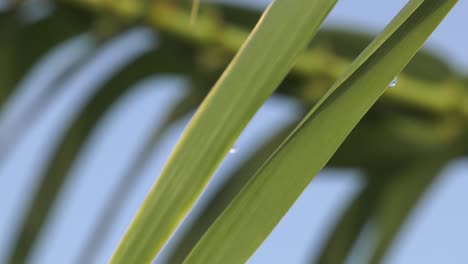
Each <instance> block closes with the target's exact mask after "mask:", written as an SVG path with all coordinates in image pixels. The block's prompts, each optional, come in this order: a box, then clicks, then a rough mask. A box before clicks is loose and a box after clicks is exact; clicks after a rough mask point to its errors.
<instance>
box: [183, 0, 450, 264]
mask: <svg viewBox="0 0 468 264" xmlns="http://www.w3.org/2000/svg"><path fill="white" fill-rule="evenodd" d="M456 2H457V1H455V0H454V1H444V2H440V1H437V0H427V1H424V0H413V1H410V2H409V4H408V5H407V7H405V8H404V9H403V10H402V12H401V13H400V14H399V15H398V16H397V17H396V18H395V20H393V21H392V22H391V23H390V25H389V26H388V27H387V29H386V30H384V32H383V35H381V36H380V37H378V38H377V39H376V41H374V42H373V43H372V44H371V45H370V46H369V47H368V48H367V49H366V50H365V51H364V53H363V54H361V56H360V57H359V58H358V59H357V61H355V62H354V63H353V65H351V66H350V69H349V70H348V71H347V72H346V73H345V74H344V75H343V77H342V78H341V79H340V80H338V81H337V82H336V84H335V86H334V87H332V89H330V91H329V93H328V94H327V95H326V96H325V97H324V98H323V99H322V100H321V101H320V102H319V103H318V105H317V106H316V107H315V108H314V109H313V110H312V111H311V112H310V113H309V115H308V116H307V117H306V118H305V119H304V120H303V122H301V124H300V125H299V126H298V127H297V128H296V130H295V131H294V132H293V133H292V134H291V135H290V136H289V138H288V139H287V140H286V141H285V142H284V143H283V144H282V146H281V147H280V148H279V149H278V150H277V151H276V153H275V154H273V156H272V157H271V158H270V160H269V161H268V162H267V163H266V164H265V165H264V166H263V167H262V168H261V169H260V170H259V172H258V173H257V175H256V176H255V177H254V178H253V180H252V181H251V182H250V183H249V184H248V185H247V186H246V187H245V188H244V190H243V191H242V192H241V193H240V194H239V195H238V196H237V197H236V198H235V199H234V201H233V202H232V203H231V204H230V206H229V207H228V208H227V209H226V210H225V211H224V212H223V214H222V215H221V216H220V217H219V218H218V220H217V221H216V222H215V223H214V225H213V226H212V227H211V228H210V229H209V230H208V232H207V233H206V234H205V236H204V237H203V238H202V239H201V241H200V242H199V243H198V244H197V246H196V247H195V249H194V250H193V251H192V252H191V253H190V255H189V256H188V258H187V259H186V261H185V262H184V263H206V261H210V262H215V263H216V262H220V261H222V262H223V263H240V262H245V261H246V260H247V259H248V258H249V257H250V255H251V254H252V253H253V252H254V251H255V250H256V249H257V248H258V246H259V245H260V244H261V243H262V242H263V240H264V239H265V238H266V237H267V236H268V234H269V233H270V232H271V231H272V229H273V228H274V226H276V224H277V223H278V222H279V221H280V219H281V218H282V216H283V215H284V214H286V212H287V211H288V209H289V208H290V207H291V206H292V204H293V203H294V202H295V200H296V199H297V198H298V197H299V195H300V194H301V193H302V191H303V190H304V188H305V187H306V186H307V185H308V184H309V182H310V181H311V180H312V178H313V177H314V176H315V175H316V174H317V173H318V172H319V171H320V169H321V168H322V167H323V166H324V165H325V164H326V163H327V161H328V160H329V159H330V157H331V156H332V155H333V153H334V152H335V151H336V149H337V148H338V146H339V145H340V144H341V143H342V142H343V140H344V139H345V138H346V136H347V135H348V134H349V132H350V131H351V130H352V128H354V126H355V125H356V124H357V122H358V121H359V120H360V119H361V118H362V116H363V115H364V114H365V113H366V112H367V111H368V109H369V108H370V107H371V106H372V105H373V103H375V101H376V100H377V99H378V98H379V97H380V95H381V94H382V93H383V92H384V91H385V89H386V88H387V87H388V84H389V83H390V81H391V80H392V79H393V78H394V76H395V75H397V73H398V72H400V71H401V69H402V68H403V67H404V66H405V65H406V64H407V63H408V62H409V60H410V59H411V57H412V56H413V55H414V54H415V52H416V51H417V50H418V49H419V48H420V47H421V45H422V44H423V43H424V41H425V40H426V39H427V38H428V37H429V35H430V34H431V33H432V31H433V30H434V29H435V28H436V26H437V25H438V24H439V23H440V22H441V21H442V19H443V18H444V17H445V15H446V14H447V13H448V12H449V11H450V9H451V8H452V7H453V6H454V5H455V3H456ZM401 19H403V20H404V21H400V20H401ZM392 33H393V34H392ZM386 34H390V35H389V36H385V35H386ZM376 74H380V76H378V77H375V78H374V76H376ZM344 113H346V114H344ZM310 150H313V151H310ZM309 156H314V157H315V160H314V161H313V162H310V158H309ZM285 175H287V176H288V177H284V176H285ZM271 194H281V195H276V196H272V195H271ZM279 196H281V197H279ZM214 248H216V250H213V249H214ZM226 261H227V262H226Z"/></svg>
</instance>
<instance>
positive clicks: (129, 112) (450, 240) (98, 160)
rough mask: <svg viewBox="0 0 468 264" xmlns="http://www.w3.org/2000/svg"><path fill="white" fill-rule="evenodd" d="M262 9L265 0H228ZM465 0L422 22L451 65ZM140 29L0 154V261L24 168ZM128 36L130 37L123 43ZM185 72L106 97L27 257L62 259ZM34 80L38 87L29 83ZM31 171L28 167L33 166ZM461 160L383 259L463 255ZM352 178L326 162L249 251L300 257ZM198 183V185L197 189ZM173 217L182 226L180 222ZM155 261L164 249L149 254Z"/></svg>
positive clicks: (137, 42) (159, 162) (119, 227)
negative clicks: (111, 103) (2, 159)
mask: <svg viewBox="0 0 468 264" xmlns="http://www.w3.org/2000/svg"><path fill="white" fill-rule="evenodd" d="M0 2H1V1H0ZM239 2H245V3H248V4H249V5H252V6H255V7H258V8H265V6H266V4H267V3H268V1H239ZM406 2H407V1H397V0H392V1H384V0H342V1H338V4H337V6H336V8H335V9H334V10H333V11H332V13H331V15H330V17H329V18H327V20H326V23H325V25H326V26H328V27H330V26H335V27H336V26H339V27H346V28H353V29H356V30H359V31H369V32H374V33H377V32H379V31H381V30H382V29H383V28H384V26H385V25H386V24H387V23H388V22H389V21H390V20H391V19H392V17H393V16H394V15H395V14H396V13H397V12H398V10H399V9H401V7H403V5H404V4H405V3H406ZM0 5H1V4H0ZM466 14H468V2H467V1H460V2H459V3H458V5H457V6H456V7H455V9H454V10H453V11H452V13H450V14H449V16H448V17H447V19H446V20H445V21H444V22H443V23H442V24H441V26H440V27H439V28H438V29H437V30H436V32H434V34H433V36H432V37H431V38H430V40H429V41H428V44H427V45H426V48H429V49H430V50H432V51H434V52H436V53H438V54H440V55H441V56H442V57H444V58H446V59H447V60H448V61H450V62H451V64H452V65H453V66H454V67H456V68H457V69H458V70H459V71H460V72H463V73H465V75H467V74H468V51H466V47H468V36H467V34H464V33H462V32H463V30H464V29H463V26H462V25H467V24H468V17H467V16H466ZM156 41H157V40H155V39H154V38H152V36H151V34H149V32H148V31H147V30H145V29H138V30H134V31H132V32H130V33H126V34H124V35H123V36H121V37H120V38H119V39H118V41H116V42H115V43H113V44H111V45H108V46H105V47H103V48H102V52H101V54H100V55H99V56H97V57H96V58H94V59H93V60H92V61H91V62H90V64H89V65H88V66H89V67H88V68H87V69H86V70H84V71H80V72H78V73H77V74H75V75H74V76H73V78H71V79H70V80H69V82H67V83H66V84H65V85H64V89H63V92H62V93H61V94H59V95H58V96H57V100H56V103H54V105H52V107H50V109H48V110H47V112H46V113H45V114H44V115H43V118H42V119H41V120H40V122H37V124H35V125H34V127H33V129H32V130H31V131H29V132H28V133H27V136H26V137H25V138H24V140H23V141H22V142H21V144H20V146H19V147H18V148H17V149H15V151H14V153H13V154H12V155H11V156H10V157H9V158H8V161H7V164H5V165H4V166H3V167H0V212H1V213H0V263H1V262H2V261H1V260H2V258H3V257H5V254H6V251H7V250H8V243H9V242H10V240H9V239H10V238H11V237H12V234H13V233H14V231H15V229H14V227H15V224H17V223H18V221H19V219H21V210H22V208H24V207H25V205H26V204H27V203H28V202H29V199H30V198H31V197H30V194H31V193H32V191H33V190H34V186H35V184H36V183H37V181H38V179H37V178H34V177H32V175H35V173H34V172H37V171H38V170H39V169H40V168H41V164H42V163H43V162H44V161H45V160H46V159H47V155H46V154H47V151H48V148H49V146H50V145H53V144H54V143H56V142H55V140H54V139H55V138H57V136H58V135H59V134H60V132H61V131H62V130H63V127H64V126H65V125H66V124H67V121H68V120H69V119H70V116H72V115H73V114H74V113H75V112H76V111H77V110H78V109H79V107H80V105H81V103H82V102H83V101H84V100H85V99H86V98H87V96H89V95H90V94H91V93H92V91H93V89H95V87H96V86H98V85H99V84H100V83H102V82H103V80H104V79H105V77H106V76H109V75H111V74H112V73H113V72H115V70H116V68H119V67H122V66H123V65H125V63H126V62H128V61H129V60H131V58H133V57H135V56H136V55H137V54H140V53H141V52H143V51H145V50H147V49H148V48H149V47H150V46H151V45H152V44H153V43H154V42H156ZM89 46H90V42H89V39H88V38H87V37H86V36H81V37H78V38H76V39H74V40H72V41H69V42H67V44H66V45H63V46H62V47H61V48H60V49H59V50H57V51H56V52H54V53H53V54H51V55H50V56H49V57H48V58H46V60H45V61H42V62H41V65H39V66H38V68H40V66H44V65H45V67H43V68H47V71H46V72H41V71H37V72H34V73H32V74H30V75H29V76H28V78H27V80H25V81H24V82H23V83H22V84H21V88H22V92H21V93H19V94H18V95H16V100H15V101H14V102H13V103H12V104H11V105H9V109H10V110H11V111H10V112H9V113H11V114H10V115H8V116H2V117H3V118H5V119H6V120H7V121H8V120H14V118H15V113H17V112H20V111H21V109H22V107H24V105H26V104H27V102H28V100H30V99H31V98H32V97H33V95H34V94H35V93H37V92H38V90H39V89H42V88H44V87H46V86H47V85H48V83H49V82H50V81H51V79H53V75H54V72H56V71H57V70H58V69H60V68H61V67H64V65H67V64H69V63H72V62H73V60H74V59H76V58H78V57H79V55H80V54H83V53H85V52H86V50H87V49H88V48H89ZM129 47H131V48H129ZM186 86H187V83H186V82H185V80H183V79H181V78H176V77H171V76H167V77H164V78H161V77H159V78H156V77H155V78H150V79H148V80H145V81H144V82H141V83H139V84H138V89H135V90H134V92H132V93H131V94H130V95H129V96H127V97H126V98H125V100H123V101H121V102H119V103H118V105H116V106H115V107H114V109H113V111H112V113H110V114H109V115H107V116H106V118H105V120H104V122H103V123H102V124H101V125H100V126H99V128H98V131H96V132H95V133H94V134H93V136H92V139H91V141H90V142H89V144H87V146H85V150H84V153H83V155H82V156H81V158H80V160H79V162H78V164H76V166H74V168H73V171H72V177H71V178H70V181H68V182H67V183H66V185H65V189H64V190H63V191H62V192H61V195H60V200H59V202H58V204H56V208H55V210H54V213H53V216H52V217H51V221H50V222H49V224H48V228H47V229H46V230H44V232H43V234H42V236H41V241H39V243H38V244H39V245H40V247H38V248H36V250H35V252H34V255H33V257H32V262H31V263H40V264H42V263H47V264H49V263H73V260H74V259H75V258H76V252H77V251H78V250H79V249H80V248H81V247H82V243H83V242H84V240H85V238H86V236H87V235H88V233H87V232H89V230H90V227H91V226H92V225H93V224H94V223H95V221H96V217H97V215H98V212H99V210H100V209H101V208H102V207H103V205H104V202H105V201H106V198H107V197H108V195H109V194H110V191H111V190H112V188H113V187H114V186H115V183H117V180H118V177H119V176H122V175H121V174H122V171H123V169H124V168H126V166H128V164H129V161H130V160H129V157H131V156H132V155H133V154H134V153H135V151H137V150H138V149H139V148H140V147H141V144H142V142H143V139H144V137H146V136H147V135H148V132H149V129H150V128H151V127H152V125H153V121H154V120H160V119H161V118H162V117H164V115H165V114H166V113H167V112H168V110H169V109H170V107H171V105H173V103H174V102H175V101H176V100H177V99H178V98H181V96H182V95H183V94H184V91H185V89H186ZM41 87H42V88H41ZM295 107H297V106H296V105H295V104H294V102H293V101H292V100H290V99H287V98H282V97H275V98H272V99H271V100H269V101H268V102H267V103H266V104H265V106H264V107H263V108H262V109H261V110H260V111H259V112H258V114H257V115H256V117H255V119H254V120H253V122H252V123H255V125H249V126H248V128H247V129H246V131H245V133H244V134H243V135H242V136H241V137H240V138H239V140H238V142H237V143H236V146H237V152H236V153H235V154H231V155H229V156H228V157H227V158H226V160H225V161H224V162H223V164H222V166H221V169H220V170H219V171H218V172H217V174H216V176H215V179H214V180H213V181H212V182H211V183H210V185H217V184H219V183H220V182H221V181H222V179H223V175H226V172H227V171H229V170H232V168H234V166H235V165H236V164H239V163H240V162H242V161H243V160H245V159H247V158H248V157H249V155H250V154H251V151H252V148H253V147H255V146H258V144H259V143H261V141H262V140H264V136H263V135H264V133H265V132H266V131H271V130H274V129H278V128H280V125H281V124H279V123H278V122H277V120H282V121H284V122H287V121H288V120H292V119H293V118H294V114H293V113H294V112H295V111H294V109H295ZM188 120H189V117H187V118H186V119H185V121H184V122H181V123H179V124H177V125H176V126H174V127H173V128H172V129H171V131H170V132H169V133H168V134H167V135H166V137H165V140H164V142H163V143H162V144H161V145H160V147H159V149H158V151H157V153H155V155H154V157H153V161H152V162H151V166H149V167H148V169H147V171H146V172H145V174H144V175H143V176H142V178H141V180H140V181H139V183H138V186H137V187H136V188H135V189H134V191H133V194H132V197H131V199H129V200H128V201H127V202H126V204H125V205H124V209H123V210H122V212H121V214H120V215H119V218H118V219H116V224H115V226H113V227H112V234H111V236H110V237H109V239H108V240H107V242H106V245H105V247H104V250H103V251H102V253H101V254H100V255H99V258H98V260H97V262H96V263H106V262H107V260H108V258H109V256H110V255H111V253H112V251H113V250H114V249H115V247H116V244H117V243H118V241H119V238H120V237H121V236H122V234H123V232H124V231H125V229H126V227H127V225H128V223H129V222H130V220H131V219H132V217H133V215H134V213H135V211H136V210H137V208H138V207H139V205H140V204H141V202H142V200H143V199H144V197H145V195H146V193H147V192H148V190H149V188H150V187H151V185H152V183H153V182H154V180H155V179H156V177H157V175H158V174H159V172H160V170H161V168H162V166H163V165H164V161H165V160H166V158H167V156H168V155H169V154H170V151H171V149H172V147H173V145H174V144H175V142H176V141H177V139H178V137H179V135H180V133H181V132H182V131H183V128H184V127H185V124H186V122H187V121H188ZM36 174H37V173H36ZM466 186H468V160H466V159H465V160H458V161H455V162H453V163H452V164H451V165H449V166H448V167H447V168H446V169H445V170H444V172H443V176H442V177H441V178H440V180H439V181H438V182H437V183H436V184H435V186H434V188H432V189H431V190H430V192H429V193H428V195H427V196H426V198H425V199H424V201H423V202H422V203H421V206H420V207H419V208H418V209H417V210H416V211H415V213H414V214H413V215H412V217H411V218H410V221H409V223H408V225H407V226H406V227H405V228H404V230H403V231H402V232H401V235H400V237H399V240H398V241H397V243H395V245H396V246H394V247H393V248H392V249H391V251H390V253H389V255H388V257H387V259H386V263H392V264H393V263H397V264H403V263H404V264H406V263H408V264H410V263H434V264H435V263H466V261H467V260H468V251H467V250H466V245H468V229H466V228H464V226H465V225H466V224H465V223H467V222H468V211H467V210H463V209H461V208H463V204H462V201H464V200H467V199H468V194H467V192H466ZM359 188H360V180H359V175H358V172H357V171H354V170H326V171H324V172H323V173H322V174H321V175H320V176H319V177H317V178H316V180H314V181H313V182H312V184H311V185H310V186H309V187H308V188H307V189H306V190H305V192H304V193H303V194H302V196H301V197H300V198H299V200H298V201H297V202H296V204H295V205H294V206H293V208H291V210H290V211H289V213H288V214H287V215H286V217H285V218H284V219H283V220H282V221H281V223H280V224H279V225H278V226H277V228H276V229H275V230H274V232H273V233H272V234H271V235H270V236H269V238H268V239H267V241H266V242H265V243H264V244H263V245H262V246H261V247H260V249H259V250H258V251H257V252H256V254H255V255H253V256H252V257H251V259H250V261H249V263H252V264H263V263H265V264H266V263H268V264H270V263H273V264H275V263H303V262H304V260H305V259H306V257H307V256H309V255H313V254H315V252H316V250H317V249H318V248H317V247H318V246H320V244H319V241H320V239H321V238H322V237H323V235H324V234H326V233H327V231H328V229H327V228H329V227H330V226H332V224H333V221H334V217H336V216H337V214H338V215H339V211H340V209H341V208H343V207H344V206H345V205H346V202H347V201H349V199H350V198H351V197H352V195H354V194H355V193H356V191H358V190H359ZM209 194H210V193H209V192H207V193H205V194H204V197H205V198H202V199H206V197H208V196H209ZM182 228H183V226H182ZM157 260H158V263H159V262H163V261H164V256H161V257H159V258H158V259H157Z"/></svg>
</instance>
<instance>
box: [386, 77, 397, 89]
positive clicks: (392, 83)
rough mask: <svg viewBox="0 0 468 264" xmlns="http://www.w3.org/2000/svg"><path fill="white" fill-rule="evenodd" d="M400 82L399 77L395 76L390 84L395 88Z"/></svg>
mask: <svg viewBox="0 0 468 264" xmlns="http://www.w3.org/2000/svg"><path fill="white" fill-rule="evenodd" d="M397 83H398V77H395V78H393V80H392V82H391V83H390V84H389V85H388V86H389V87H390V88H393V87H395V86H396V85H397Z"/></svg>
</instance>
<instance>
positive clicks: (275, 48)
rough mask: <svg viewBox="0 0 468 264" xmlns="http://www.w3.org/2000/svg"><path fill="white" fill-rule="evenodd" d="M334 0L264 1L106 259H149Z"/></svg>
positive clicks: (126, 260)
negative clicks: (256, 20)
mask: <svg viewBox="0 0 468 264" xmlns="http://www.w3.org/2000/svg"><path fill="white" fill-rule="evenodd" d="M335 2H336V1H334V0H328V1H309V0H297V1H286V0H277V1H275V2H274V3H273V4H272V5H271V6H270V7H269V8H268V11H267V12H266V13H265V15H264V16H263V17H262V18H261V19H260V22H259V24H258V25H257V27H256V28H255V29H254V31H253V34H252V35H251V36H250V37H249V38H248V40H247V41H246V43H245V45H244V46H243V48H241V51H240V52H239V53H238V55H237V56H236V57H235V58H234V59H233V63H231V64H230V66H228V68H227V69H226V71H225V73H224V74H223V75H222V76H221V78H220V81H219V82H218V83H217V84H216V85H215V87H214V89H213V90H212V91H211V92H210V94H209V95H208V97H207V98H206V100H205V101H204V103H203V104H202V106H201V107H200V109H199V111H198V112H197V114H196V115H195V117H194V118H193V120H192V121H191V123H190V124H189V126H188V128H187V130H186V132H185V133H184V136H183V137H182V140H181V141H180V142H179V144H178V146H177V147H176V149H175V150H174V152H173V154H172V155H171V158H170V159H169V161H168V163H167V164H166V167H165V169H164V170H163V173H162V175H161V176H160V177H159V179H158V180H157V183H156V184H155V186H154V187H153V189H152V190H151V192H150V194H149V195H148V196H147V199H146V200H145V202H144V204H143V206H142V207H141V209H140V210H139V212H138V214H137V216H136V217H135V219H134V221H133V223H132V224H131V226H130V228H129V229H128V231H127V233H126V234H125V236H124V238H123V239H122V240H121V243H120V245H119V247H118V248H117V250H116V252H115V253H114V256H113V257H112V259H111V263H149V262H151V261H152V259H153V258H154V257H155V256H156V254H157V253H158V252H159V250H160V249H161V248H162V246H163V245H164V244H165V242H166V241H167V240H168V238H169V236H170V235H171V233H172V232H173V231H174V230H175V228H176V227H177V226H178V224H179V223H180V222H181V221H182V218H183V216H184V215H185V214H187V212H188V211H189V209H190V208H191V206H192V205H193V204H194V202H195V200H196V198H197V197H198V195H199V194H200V193H201V191H202V190H203V187H204V186H206V184H207V182H208V180H209V178H210V176H211V175H212V174H213V173H214V171H215V169H216V167H217V165H218V164H219V163H220V162H221V160H222V157H223V156H224V155H226V154H227V152H228V151H229V149H230V147H231V145H232V144H233V143H234V141H235V139H236V137H237V136H238V135H239V134H240V132H241V130H242V129H243V128H244V127H245V126H246V125H247V122H248V121H249V120H250V118H251V117H252V116H253V115H254V113H255V112H256V111H257V110H258V108H259V107H260V106H261V104H262V103H263V102H264V101H265V100H266V99H267V97H268V96H269V95H270V94H271V93H272V92H273V90H274V88H276V86H277V85H278V84H279V82H280V81H281V80H282V79H283V78H284V76H285V75H286V74H287V72H288V71H289V70H290V68H291V67H292V66H293V63H294V60H295V58H296V57H297V55H298V54H299V52H300V51H302V50H304V49H305V48H306V46H307V43H308V42H309V40H310V38H311V37H312V36H313V35H314V34H315V33H316V31H317V29H318V27H319V25H320V24H321V22H322V21H323V20H324V18H325V16H326V15H327V14H328V12H329V11H330V10H331V8H332V6H333V5H334V4H335ZM304 7H305V8H304ZM291 29H294V30H291ZM285 36H287V37H285ZM205 135H211V136H210V137H206V136H205ZM180 186H182V187H180Z"/></svg>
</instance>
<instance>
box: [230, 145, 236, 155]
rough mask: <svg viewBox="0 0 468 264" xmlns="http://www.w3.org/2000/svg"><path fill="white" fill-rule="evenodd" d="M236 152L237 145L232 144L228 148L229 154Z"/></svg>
mask: <svg viewBox="0 0 468 264" xmlns="http://www.w3.org/2000/svg"><path fill="white" fill-rule="evenodd" d="M236 152H237V147H236V146H233V147H232V148H231V149H230V150H229V154H234V153H236Z"/></svg>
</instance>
